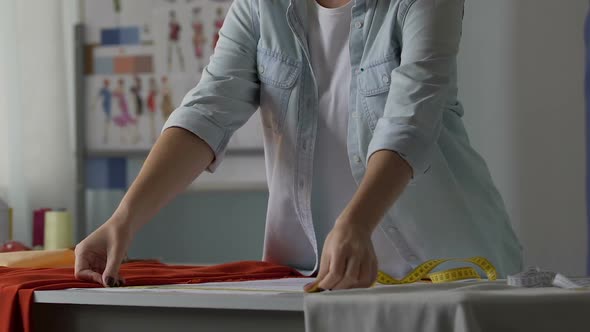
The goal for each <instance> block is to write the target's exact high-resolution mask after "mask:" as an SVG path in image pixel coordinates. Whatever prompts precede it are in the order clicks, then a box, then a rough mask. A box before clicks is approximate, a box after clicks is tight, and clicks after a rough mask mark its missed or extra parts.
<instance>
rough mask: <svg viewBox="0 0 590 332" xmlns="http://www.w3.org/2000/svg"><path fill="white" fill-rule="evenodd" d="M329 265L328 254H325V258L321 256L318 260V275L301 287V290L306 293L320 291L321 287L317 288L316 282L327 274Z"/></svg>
mask: <svg viewBox="0 0 590 332" xmlns="http://www.w3.org/2000/svg"><path fill="white" fill-rule="evenodd" d="M329 266H330V256H329V255H326V256H325V258H322V260H321V261H320V271H319V272H318V276H317V277H316V279H315V280H314V281H313V282H312V283H309V284H307V285H305V286H304V287H303V290H304V291H305V292H306V293H315V292H319V291H322V289H320V288H319V286H318V284H319V283H320V282H321V281H322V280H323V279H324V278H325V276H326V275H327V274H328V271H329Z"/></svg>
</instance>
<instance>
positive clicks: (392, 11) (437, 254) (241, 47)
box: [164, 0, 522, 275]
mask: <svg viewBox="0 0 590 332" xmlns="http://www.w3.org/2000/svg"><path fill="white" fill-rule="evenodd" d="M353 1H355V4H354V7H353V8H352V24H351V27H350V29H351V30H350V58H351V65H352V71H353V72H352V80H351V82H352V83H351V85H350V107H349V128H348V154H349V160H350V166H351V169H352V173H353V177H354V178H355V180H356V181H357V183H360V181H361V180H362V178H363V176H364V174H365V171H366V166H367V160H368V158H369V157H370V156H371V154H373V153H374V152H376V151H379V150H391V151H396V152H397V153H399V155H400V156H402V158H404V159H405V160H406V161H407V162H408V163H409V165H410V166H411V167H412V169H413V172H414V177H413V179H412V181H411V183H410V185H409V186H408V187H407V188H406V189H405V191H404V193H403V194H402V196H401V197H400V198H399V199H398V200H397V201H396V202H395V204H394V205H393V206H392V207H391V208H390V209H389V211H388V212H387V214H386V216H385V217H384V219H383V221H382V222H381V224H380V226H379V227H382V229H383V230H384V231H385V233H386V234H387V236H388V238H389V239H390V240H391V241H392V243H393V244H394V245H395V247H396V248H397V250H398V252H399V254H400V255H401V256H402V257H403V259H405V260H406V261H407V262H408V263H409V264H410V265H412V266H416V265H418V264H420V263H421V262H423V261H425V260H428V259H433V258H448V257H469V256H476V255H480V256H484V257H486V258H488V259H489V260H490V261H491V262H492V263H493V264H494V265H495V266H496V268H497V269H498V272H499V274H500V275H506V274H507V273H513V272H516V271H519V270H520V269H521V263H522V261H521V260H522V258H521V247H520V244H519V242H518V240H517V238H516V236H515V234H514V232H513V230H512V228H511V225H510V221H509V218H508V215H507V213H506V210H505V207H504V203H503V201H502V198H501V196H500V195H499V193H498V191H497V189H496V188H495V186H494V184H493V181H492V179H491V177H490V173H489V171H488V169H487V166H486V164H485V162H484V160H483V159H482V158H481V157H480V155H479V154H478V153H477V152H476V151H474V149H473V148H472V147H471V146H470V143H469V140H468V137H467V134H466V132H465V129H464V126H463V122H462V119H461V117H462V115H463V108H462V106H461V104H460V103H459V101H458V100H457V66H456V56H457V52H458V48H459V41H460V37H461V29H462V15H463V5H464V0H390V1H376V0H353ZM306 7H307V1H306V0H235V2H234V3H233V5H232V7H231V10H230V11H229V13H228V15H227V18H226V20H225V23H224V25H223V28H222V29H221V31H220V39H219V42H218V44H217V48H216V49H215V53H214V55H213V56H212V57H211V59H210V63H209V65H208V66H207V67H206V68H205V70H204V72H203V76H202V79H201V81H200V82H199V84H198V85H197V86H196V87H195V88H194V89H192V90H191V91H190V92H189V93H188V94H187V95H186V97H185V98H184V100H183V102H182V105H181V106H180V107H179V108H178V109H176V110H175V111H174V112H173V113H172V115H171V116H170V118H169V120H168V122H167V123H166V125H165V127H164V129H166V128H169V127H181V128H185V129H187V130H189V131H191V132H193V133H194V134H196V135H197V136H199V137H200V138H201V139H203V140H204V141H205V142H206V143H207V144H208V145H209V146H210V147H211V149H212V150H213V151H214V153H215V160H214V162H213V163H212V164H211V165H210V166H209V170H210V171H214V170H215V168H216V167H217V166H218V165H219V163H220V162H222V160H223V156H224V151H225V150H226V147H227V143H228V141H229V139H230V137H231V136H232V134H233V133H234V132H235V131H236V130H237V129H238V128H240V126H242V125H243V124H244V123H245V122H246V121H247V120H248V119H249V118H250V116H251V115H252V114H253V113H254V112H256V111H257V110H258V108H259V107H260V114H261V117H262V122H263V127H264V145H265V160H266V172H267V180H268V185H269V192H270V196H269V202H268V203H269V204H268V212H267V220H266V235H265V243H264V259H265V260H268V261H272V262H276V263H280V264H286V265H291V266H294V267H297V268H300V269H309V270H311V269H315V268H317V263H318V254H320V253H318V250H317V248H318V244H317V242H316V237H315V234H314V227H313V221H312V216H311V205H310V203H311V202H310V200H311V186H312V183H311V180H312V166H313V155H314V144H315V137H316V131H317V117H318V93H317V88H316V83H315V78H314V73H313V70H312V68H311V65H310V61H309V51H308V46H307V41H306V36H307V34H308V33H313V31H307V30H306V22H307V20H306V19H305V15H306V13H307V8H306Z"/></svg>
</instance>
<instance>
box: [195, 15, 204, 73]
mask: <svg viewBox="0 0 590 332" xmlns="http://www.w3.org/2000/svg"><path fill="white" fill-rule="evenodd" d="M204 44H205V33H204V31H203V23H201V22H200V21H198V20H195V21H194V22H193V47H194V50H195V57H196V58H197V61H198V62H199V71H202V70H203V67H204V65H203V56H204V54H203V53H204V52H203V51H204V50H203V45H204Z"/></svg>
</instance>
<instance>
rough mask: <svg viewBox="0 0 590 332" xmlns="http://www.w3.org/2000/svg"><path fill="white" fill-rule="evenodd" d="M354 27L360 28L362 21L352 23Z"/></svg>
mask: <svg viewBox="0 0 590 332" xmlns="http://www.w3.org/2000/svg"><path fill="white" fill-rule="evenodd" d="M354 27H355V28H357V29H360V28H362V27H363V22H361V21H356V22H355V23H354Z"/></svg>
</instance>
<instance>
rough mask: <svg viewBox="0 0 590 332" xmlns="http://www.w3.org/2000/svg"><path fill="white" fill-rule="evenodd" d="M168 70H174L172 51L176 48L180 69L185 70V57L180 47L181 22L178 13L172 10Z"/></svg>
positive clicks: (169, 27) (169, 26)
mask: <svg viewBox="0 0 590 332" xmlns="http://www.w3.org/2000/svg"><path fill="white" fill-rule="evenodd" d="M168 29H169V31H168V71H172V52H173V49H175V50H176V54H177V55H178V63H179V65H180V71H184V57H183V56H182V48H181V47H180V30H181V27H180V23H178V21H177V20H176V13H175V12H174V11H171V12H170V21H169V23H168Z"/></svg>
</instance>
